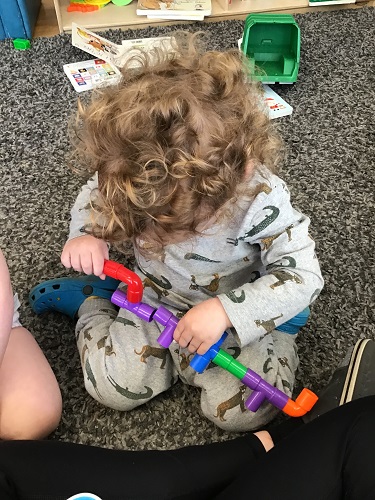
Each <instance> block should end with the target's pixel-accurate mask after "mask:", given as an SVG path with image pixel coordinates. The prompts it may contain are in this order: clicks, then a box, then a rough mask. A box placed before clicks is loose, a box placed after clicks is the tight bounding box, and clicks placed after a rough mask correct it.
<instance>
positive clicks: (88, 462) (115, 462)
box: [0, 341, 375, 500]
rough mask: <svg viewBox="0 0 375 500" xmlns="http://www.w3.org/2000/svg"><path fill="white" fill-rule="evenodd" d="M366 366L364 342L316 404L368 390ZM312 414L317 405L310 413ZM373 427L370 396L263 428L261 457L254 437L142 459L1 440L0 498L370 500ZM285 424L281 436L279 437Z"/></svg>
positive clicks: (374, 480)
mask: <svg viewBox="0 0 375 500" xmlns="http://www.w3.org/2000/svg"><path fill="white" fill-rule="evenodd" d="M356 347H357V346H356ZM362 347H363V346H362ZM355 360H357V363H354V361H355ZM374 361H375V343H374V342H372V341H370V342H367V343H366V345H365V346H364V348H363V349H362V350H360V349H357V351H356V350H355V351H354V353H353V355H352V356H351V358H350V363H349V365H345V366H344V367H343V368H339V369H338V370H336V372H335V374H334V377H333V379H332V381H331V383H330V384H329V385H328V387H327V389H328V395H329V398H328V400H327V399H326V400H325V398H324V396H323V397H322V398H321V401H322V404H323V406H324V404H326V403H325V401H326V402H327V401H328V402H329V401H331V402H332V401H337V397H336V396H337V394H338V393H340V394H341V395H342V394H344V393H348V394H350V398H354V399H355V398H356V397H357V396H358V397H360V396H365V395H366V393H367V392H368V391H369V390H372V391H373V389H374V374H373V372H374V369H375V363H374ZM363 366H364V367H365V368H366V369H367V371H365V372H364V371H363V370H362V368H361V367H363ZM368 370H370V371H368ZM349 375H350V376H349ZM347 382H348V384H347ZM332 388H334V389H335V391H336V392H335V391H333V392H332ZM337 391H338V392H337ZM332 394H333V399H332ZM373 394H375V391H373ZM349 400H350V399H347V401H349ZM341 402H346V401H340V403H341ZM322 412H323V410H322V408H321V409H320V410H319V412H318V414H319V413H322ZM374 422H375V396H371V397H363V398H361V399H357V400H356V401H352V402H349V403H348V404H344V405H343V406H340V407H339V408H336V409H334V410H332V411H329V412H328V413H325V414H323V415H321V416H319V417H318V418H315V419H314V420H313V421H312V422H310V423H307V424H303V422H302V421H301V420H300V419H295V420H290V421H288V422H287V423H288V425H287V426H285V425H284V426H283V424H282V426H283V427H282V428H281V430H280V428H279V429H277V428H275V429H274V430H273V431H270V432H271V437H273V438H274V440H275V442H276V444H275V447H274V448H273V449H272V450H271V451H270V452H268V453H266V451H265V449H264V447H263V446H262V444H261V441H260V440H259V439H258V438H257V437H256V436H255V435H254V434H248V435H245V436H243V437H241V438H238V439H235V440H233V441H227V442H224V443H214V444H211V445H206V446H193V447H188V448H183V449H179V450H173V451H148V452H147V451H146V452H144V451H141V452H129V451H116V450H107V449H101V448H95V447H89V446H83V445H76V444H70V443H62V442H58V441H39V442H37V441H12V442H2V443H0V498H1V500H67V499H68V498H69V497H70V496H73V495H76V494H78V493H82V492H91V493H93V494H96V495H97V496H98V497H100V498H101V499H102V500H128V499H129V500H135V499H142V500H148V499H150V500H151V499H152V500H159V499H160V500H161V499H165V500H166V499H190V498H191V499H194V500H197V499H213V498H216V499H220V500H223V499H229V498H231V499H232V498H233V496H234V495H235V496H236V497H237V498H248V497H249V496H251V497H252V498H255V499H257V500H268V499H270V500H271V499H272V500H274V499H277V500H287V499H288V500H294V499H298V500H300V499H303V500H310V499H311V500H316V499H319V500H325V499H327V500H328V499H329V500H335V499H339V498H344V497H345V498H347V499H352V500H358V499H360V500H366V499H369V500H370V499H371V500H373V499H374V498H375V474H374V467H373V460H372V454H373V450H374V449H375V425H374ZM285 427H287V432H288V434H287V436H286V437H284V438H283V439H281V440H280V437H283V433H284V432H285Z"/></svg>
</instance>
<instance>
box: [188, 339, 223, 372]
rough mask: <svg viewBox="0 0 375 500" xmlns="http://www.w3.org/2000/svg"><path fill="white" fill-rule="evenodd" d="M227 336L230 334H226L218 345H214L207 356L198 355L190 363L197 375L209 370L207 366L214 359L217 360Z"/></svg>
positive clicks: (206, 353)
mask: <svg viewBox="0 0 375 500" xmlns="http://www.w3.org/2000/svg"><path fill="white" fill-rule="evenodd" d="M227 336H228V334H227V333H226V332H224V333H223V335H222V336H221V338H220V339H219V340H218V341H217V342H216V344H214V345H212V346H211V347H210V348H209V349H208V351H207V352H205V354H196V355H195V356H194V358H193V359H192V360H191V361H190V366H191V367H192V368H193V370H195V371H196V372H197V373H203V372H204V370H205V369H206V368H207V366H208V365H209V364H210V363H211V361H213V360H214V358H216V356H217V355H218V353H219V351H221V349H220V346H221V344H222V343H223V342H224V340H225V339H226V338H227ZM223 352H224V351H223ZM228 356H229V354H228ZM216 364H217V363H216Z"/></svg>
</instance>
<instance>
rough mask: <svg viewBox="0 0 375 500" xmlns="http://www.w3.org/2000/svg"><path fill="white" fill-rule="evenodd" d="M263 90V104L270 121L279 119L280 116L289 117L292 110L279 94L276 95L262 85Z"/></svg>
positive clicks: (266, 86)
mask: <svg viewBox="0 0 375 500" xmlns="http://www.w3.org/2000/svg"><path fill="white" fill-rule="evenodd" d="M263 89H264V96H263V98H264V104H265V105H266V106H267V108H268V113H269V116H270V118H271V119H273V118H281V117H282V116H287V115H291V114H292V113H293V108H292V106H291V105H290V104H288V103H287V102H286V101H284V99H283V98H282V97H280V96H279V94H276V92H275V91H274V90H272V89H271V88H270V87H269V86H268V85H263Z"/></svg>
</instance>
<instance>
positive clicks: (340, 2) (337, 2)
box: [309, 0, 356, 7]
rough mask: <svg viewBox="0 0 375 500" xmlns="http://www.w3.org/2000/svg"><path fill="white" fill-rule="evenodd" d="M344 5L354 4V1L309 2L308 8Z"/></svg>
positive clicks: (313, 0) (318, 0)
mask: <svg viewBox="0 0 375 500" xmlns="http://www.w3.org/2000/svg"><path fill="white" fill-rule="evenodd" d="M345 3H356V0H309V6H310V7H314V6H316V7H320V6H323V5H336V4H338V5H340V4H345Z"/></svg>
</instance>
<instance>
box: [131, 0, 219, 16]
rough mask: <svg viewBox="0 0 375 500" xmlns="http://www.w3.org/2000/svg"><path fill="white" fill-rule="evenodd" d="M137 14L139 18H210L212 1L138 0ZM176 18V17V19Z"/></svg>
mask: <svg viewBox="0 0 375 500" xmlns="http://www.w3.org/2000/svg"><path fill="white" fill-rule="evenodd" d="M137 14H138V15H139V16H148V15H153V16H155V15H157V14H159V15H161V16H162V17H163V18H168V19H169V15H171V16H181V17H178V18H179V19H181V18H182V17H183V16H184V15H187V16H189V15H190V16H193V15H196V14H200V15H201V16H202V15H203V16H209V15H210V14H211V0H138V4H137ZM174 18H175V17H174Z"/></svg>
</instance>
